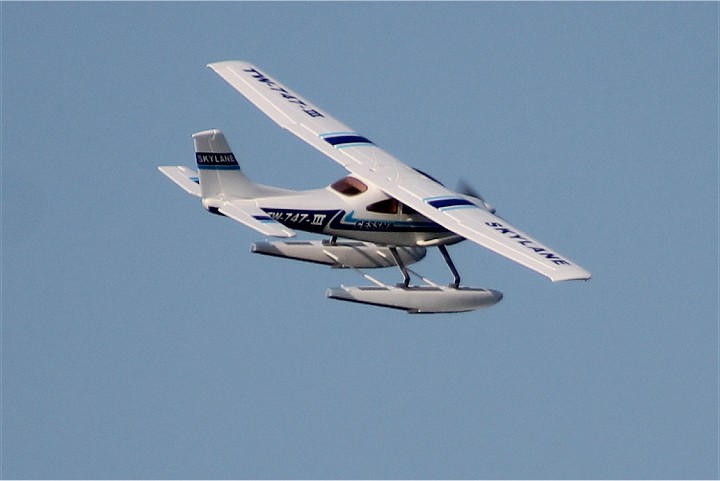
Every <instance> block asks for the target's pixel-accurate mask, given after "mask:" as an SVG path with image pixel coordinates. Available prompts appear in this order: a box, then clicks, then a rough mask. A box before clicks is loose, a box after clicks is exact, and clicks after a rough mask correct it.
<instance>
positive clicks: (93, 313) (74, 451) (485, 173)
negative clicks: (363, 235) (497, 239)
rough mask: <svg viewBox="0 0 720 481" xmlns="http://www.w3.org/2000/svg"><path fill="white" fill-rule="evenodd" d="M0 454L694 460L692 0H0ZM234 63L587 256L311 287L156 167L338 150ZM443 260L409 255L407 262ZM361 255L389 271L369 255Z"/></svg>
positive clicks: (154, 468) (230, 472)
mask: <svg viewBox="0 0 720 481" xmlns="http://www.w3.org/2000/svg"><path fill="white" fill-rule="evenodd" d="M0 13H1V14H2V139H1V140H2V142H1V143H2V176H1V177H2V325H1V335H2V351H1V371H2V376H1V378H2V395H1V398H2V403H1V408H2V409H1V410H2V436H1V451H2V458H1V463H0V475H1V476H2V477H4V478H34V479H43V478H178V479H180V478H497V479H503V478H608V479H611V478H717V477H718V476H719V475H720V471H719V468H718V4H717V3H644V2H642V3H614V2H613V3H591V4H580V3H510V4H498V3H451V4H446V3H442V4H440V3H313V4H310V3H150V4H146V3H70V4H68V3H49V4H48V3H7V2H2V3H0ZM229 59H244V60H249V61H251V62H253V63H255V64H256V65H258V66H259V67H260V68H262V69H264V70H265V71H267V72H268V73H269V74H270V75H273V76H274V77H276V78H277V79H279V80H280V81H281V82H283V83H284V84H286V85H288V86H289V87H290V88H292V89H294V90H296V91H297V92H299V93H300V94H301V95H303V96H305V97H306V98H308V99H309V100H310V101H312V102H314V103H316V104H317V105H319V106H320V107H322V108H323V109H325V110H327V111H328V112H330V113H331V114H333V115H334V116H336V117H337V118H339V119H340V120H342V121H343V122H345V123H347V124H348V125H350V126H352V127H353V128H355V129H356V130H357V131H359V132H361V133H363V134H364V135H367V136H368V137H370V138H371V139H373V141H375V143H377V144H378V145H380V146H382V147H384V148H385V149H386V150H388V151H389V152H391V153H393V154H394V155H396V156H397V157H399V158H400V159H402V160H404V161H405V162H407V163H409V164H411V165H413V166H415V167H418V168H420V169H422V170H425V171H427V172H428V173H430V174H432V175H434V176H436V177H438V178H440V179H441V180H443V181H444V182H445V183H446V184H447V185H449V186H455V185H456V184H457V181H458V180H459V179H460V178H464V179H466V180H467V181H469V182H471V183H472V184H473V185H475V186H476V188H477V189H478V190H480V191H481V192H482V193H483V194H484V195H485V197H486V199H487V200H488V201H489V202H491V203H492V204H494V205H495V206H496V207H497V209H498V213H499V214H500V215H501V216H503V217H505V218H506V219H508V221H510V222H511V223H512V224H514V225H516V226H517V227H519V228H521V229H523V230H524V231H526V232H527V233H528V234H530V235H532V236H533V237H535V238H537V239H538V240H539V241H541V242H543V243H545V244H547V245H548V246H550V247H551V248H553V249H556V250H557V251H558V252H560V253H562V254H564V255H566V256H568V257H569V258H571V259H574V260H575V261H577V262H578V263H579V264H580V265H582V266H583V267H585V268H587V269H588V270H590V271H591V272H592V273H593V279H592V280H591V281H589V282H576V283H561V284H552V283H550V282H549V281H547V280H546V279H545V278H543V277H542V276H539V275H537V274H535V273H533V272H531V271H528V270H526V269H524V268H522V267H520V266H517V265H515V264H514V263H512V262H510V261H508V260H506V259H504V258H501V257H499V256H497V255H495V254H493V253H490V252H489V251H486V250H484V249H483V248H481V247H479V246H477V245H474V244H471V243H463V244H461V245H458V246H455V247H451V248H450V252H451V255H453V258H454V260H455V262H456V264H457V265H458V267H459V269H460V272H461V274H462V275H463V283H464V284H466V285H474V286H480V287H487V288H494V289H498V290H500V291H502V292H503V293H504V294H505V298H504V299H503V300H502V302H500V303H499V304H497V305H496V306H494V307H492V308H489V309H486V310H480V311H476V312H473V313H465V314H455V315H434V316H431V315H428V316H411V315H408V314H405V313H404V312H400V311H391V310H383V309H380V308H375V307H370V306H362V305H355V304H349V303H342V302H337V301H333V300H328V299H325V298H324V292H325V288H327V287H331V286H338V285H340V284H346V285H348V284H350V285H352V284H357V283H364V281H363V280H362V279H361V278H360V277H358V276H356V275H355V274H354V273H353V272H348V271H337V270H331V269H328V268H325V267H322V266H316V265H309V264H302V263H298V262H292V261H283V260H281V259H275V258H267V257H262V256H257V255H253V254H251V253H250V252H249V246H250V244H251V243H252V242H253V241H256V240H262V236H260V235H259V234H256V233H255V232H254V231H250V230H249V229H247V228H244V227H243V226H241V225H239V224H237V223H234V222H232V221H230V220H227V219H222V218H219V217H216V216H212V215H208V214H207V213H206V212H205V211H203V210H202V208H201V207H200V205H199V202H198V201H197V200H196V199H195V198H193V197H190V196H188V195H186V194H185V193H184V192H183V191H181V190H180V189H179V188H177V187H176V186H175V185H174V184H172V183H171V182H170V181H169V180H168V179H166V178H165V177H164V176H162V175H161V174H160V173H159V172H158V171H157V170H156V166H157V165H167V164H171V165H178V164H185V165H189V166H192V165H193V162H194V156H193V150H192V141H191V134H192V133H193V132H196V131H199V130H204V129H209V128H219V129H222V130H223V131H224V132H225V134H226V136H227V138H228V140H229V142H230V145H231V146H232V147H233V149H234V150H235V153H236V155H237V157H238V158H239V159H240V162H241V164H242V166H243V168H244V169H245V171H246V173H248V175H250V176H251V177H252V178H253V179H255V180H257V181H259V182H263V183H267V184H275V185H279V186H283V187H289V188H312V187H318V186H322V185H327V184H329V183H331V182H333V181H334V180H336V179H337V178H339V177H341V176H342V175H344V171H343V170H342V168H341V167H339V166H338V165H337V164H335V163H334V162H332V161H331V160H329V159H327V158H324V157H323V156H322V154H320V153H318V152H316V151H315V150H314V149H312V148H311V147H309V146H306V145H305V144H303V143H302V142H301V141H300V140H298V139H296V138H294V137H293V136H292V135H290V134H289V133H287V132H284V131H282V129H279V128H278V127H276V126H275V124H273V123H272V121H270V120H269V119H267V118H266V117H265V116H264V115H263V114H262V113H261V112H260V111H258V110H257V109H256V108H255V107H253V106H252V105H251V104H250V103H248V102H247V101H246V100H245V99H243V98H242V97H241V96H240V95H239V94H237V93H236V92H235V91H234V90H233V89H232V88H231V87H229V86H228V85H227V84H225V83H224V82H223V81H222V80H221V79H220V78H219V77H217V76H216V75H215V74H213V73H212V71H210V70H209V69H206V68H205V65H206V64H207V63H209V62H213V61H219V60H229ZM416 267H417V270H419V271H420V272H422V273H424V274H426V275H427V276H429V277H430V278H432V279H434V280H436V281H439V282H447V281H449V279H450V277H449V273H448V272H447V270H446V267H445V265H444V264H443V263H442V260H441V258H440V256H439V255H438V253H437V252H430V254H429V255H428V258H427V259H426V260H425V261H423V262H422V263H421V264H419V265H417V266H416ZM377 275H378V277H381V278H382V279H384V280H386V281H388V282H395V281H397V280H399V273H398V272H396V271H394V270H388V271H387V272H381V273H378V274H377Z"/></svg>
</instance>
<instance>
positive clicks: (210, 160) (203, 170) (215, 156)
mask: <svg viewBox="0 0 720 481" xmlns="http://www.w3.org/2000/svg"><path fill="white" fill-rule="evenodd" d="M193 143H194V144H195V160H196V161H197V167H198V173H199V174H200V190H201V194H202V197H203V198H208V197H218V196H219V195H220V194H227V195H232V196H236V197H249V196H252V195H253V193H254V192H253V191H254V190H255V189H254V188H253V187H254V184H253V183H252V181H250V179H248V178H247V177H246V176H245V174H243V173H242V171H241V170H240V165H238V163H237V160H236V159H235V155H234V154H233V153H232V151H231V150H230V146H229V145H228V143H227V140H225V135H223V133H222V132H221V131H219V130H205V131H203V132H197V133H195V134H193Z"/></svg>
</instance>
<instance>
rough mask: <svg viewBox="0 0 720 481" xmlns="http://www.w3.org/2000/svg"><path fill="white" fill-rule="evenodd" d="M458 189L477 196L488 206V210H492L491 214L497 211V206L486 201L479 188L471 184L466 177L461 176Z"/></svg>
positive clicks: (462, 192) (471, 195) (460, 191)
mask: <svg viewBox="0 0 720 481" xmlns="http://www.w3.org/2000/svg"><path fill="white" fill-rule="evenodd" d="M457 191H458V192H459V193H461V194H464V195H469V196H470V197H475V198H476V199H478V200H479V201H480V202H482V203H483V204H484V205H485V207H486V208H487V210H489V211H490V213H491V214H494V213H495V207H493V206H492V205H490V204H488V203H487V202H485V198H484V197H483V196H482V194H480V192H478V191H477V189H476V188H475V187H473V186H472V185H470V183H469V182H468V181H466V180H465V179H462V178H461V179H460V180H459V181H458V188H457Z"/></svg>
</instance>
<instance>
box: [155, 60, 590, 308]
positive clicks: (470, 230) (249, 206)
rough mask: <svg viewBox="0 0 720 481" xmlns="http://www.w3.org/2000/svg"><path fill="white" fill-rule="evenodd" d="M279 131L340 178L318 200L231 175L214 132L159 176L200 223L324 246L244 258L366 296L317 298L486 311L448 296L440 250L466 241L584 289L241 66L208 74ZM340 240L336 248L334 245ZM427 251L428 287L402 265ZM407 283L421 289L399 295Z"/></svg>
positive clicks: (526, 246)
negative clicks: (352, 279)
mask: <svg viewBox="0 0 720 481" xmlns="http://www.w3.org/2000/svg"><path fill="white" fill-rule="evenodd" d="M208 67H210V68H211V69H212V70H213V71H215V72H216V73H217V74H218V75H220V77H222V78H223V79H224V80H225V81H226V82H228V83H229V84H230V85H232V86H233V87H234V88H235V89H236V90H237V91H238V92H240V93H241V94H242V95H243V96H245V98H247V99H248V100H249V101H250V102H252V103H253V104H254V105H255V106H257V107H258V108H259V109H260V110H262V111H263V112H264V113H265V114H267V115H268V116H269V117H270V118H271V119H272V120H274V121H275V122H276V123H278V124H279V125H280V126H281V127H283V128H285V129H287V130H289V131H290V132H291V133H293V134H295V135H296V136H297V137H299V138H300V139H302V140H304V141H305V142H307V143H308V144H310V145H312V146H313V147H315V148H316V149H318V150H319V151H321V152H322V153H324V154H326V155H327V156H328V157H330V158H331V159H333V160H335V161H336V162H338V163H339V164H340V165H342V166H343V167H345V168H346V169H347V170H348V171H349V175H347V176H346V177H344V178H342V179H340V180H338V181H337V182H335V183H333V184H332V185H330V186H327V187H325V188H321V189H313V190H304V191H293V190H287V189H280V188H277V187H270V186H266V185H261V184H257V183H255V182H252V181H251V180H249V179H248V178H247V177H246V176H245V174H244V173H243V172H242V171H241V169H240V166H239V164H238V162H237V159H236V158H235V156H234V155H233V153H232V151H231V149H230V146H229V145H228V143H227V141H226V139H225V136H224V135H223V133H222V132H221V131H219V130H206V131H203V132H198V133H196V134H194V135H193V141H194V145H195V160H196V164H197V171H196V170H194V169H191V168H188V167H183V166H162V167H159V170H160V171H161V172H162V173H163V174H165V175H166V176H167V177H169V178H170V179H171V180H172V181H174V182H175V183H176V184H178V185H179V186H180V187H182V188H183V189H184V190H185V191H187V192H188V193H190V194H192V195H194V196H197V197H200V198H201V200H202V205H203V207H204V208H205V209H207V210H208V211H210V212H212V213H214V214H219V215H222V216H225V217H229V218H230V219H233V220H235V221H237V222H240V223H241V224H244V225H246V226H247V227H250V228H252V229H255V230H256V231H258V232H260V233H261V234H263V235H265V236H268V237H279V238H289V237H294V236H295V231H298V230H300V231H306V232H312V233H316V234H324V235H327V236H329V238H328V239H326V240H322V241H321V240H314V241H283V240H276V241H263V242H256V243H254V244H253V245H252V252H255V253H258V254H265V255H270V256H277V257H284V258H288V259H296V260H302V261H308V262H314V263H319V264H327V265H330V266H332V267H343V268H352V269H355V270H358V271H359V272H360V273H361V274H362V275H363V276H364V277H365V278H366V279H368V280H369V281H371V282H372V283H373V285H370V286H360V287H348V286H341V287H335V288H330V289H328V290H327V292H326V295H327V297H330V298H333V299H339V300H344V301H351V302H359V303H363V304H371V305H376V306H382V307H390V308H395V309H403V310H406V311H407V312H410V313H437V312H462V311H470V310H474V309H478V308H480V307H487V306H491V305H493V304H495V303H497V302H498V301H500V299H502V294H501V293H500V292H498V291H495V290H492V289H483V288H472V287H465V286H461V285H460V275H459V274H458V271H457V269H456V268H455V265H454V264H453V261H452V259H451V258H450V255H449V254H448V251H447V247H446V246H448V245H451V244H455V243H457V242H460V241H462V240H464V239H468V240H471V241H473V242H475V243H477V244H480V245H481V246H483V247H485V248H487V249H490V250H491V251H493V252H496V253H498V254H500V255H502V256H505V257H507V258H508V259H510V260H512V261H515V262H517V263H519V264H521V265H523V266H525V267H527V268H529V269H532V270H534V271H536V272H538V273H540V274H542V275H544V276H546V277H548V278H549V279H550V280H551V281H553V282H557V281H566V280H587V279H589V278H590V273H589V272H588V271H586V270H585V269H583V268H581V267H580V266H578V265H577V264H575V263H574V262H572V261H570V260H569V259H568V258H567V257H564V256H562V255H560V254H558V253H557V252H554V251H552V250H551V249H549V248H548V247H545V246H544V245H542V244H541V243H539V242H538V241H536V240H534V239H533V238H531V237H530V236H528V235H527V234H525V233H523V232H522V231H520V230H519V229H516V228H515V227H513V226H511V225H510V224H508V223H507V222H506V221H505V220H503V219H501V218H500V217H498V216H496V215H494V213H495V209H494V208H493V207H492V206H491V205H489V204H488V203H487V202H485V200H484V199H483V198H482V197H481V196H480V195H478V194H477V193H476V192H474V191H473V190H472V189H470V188H464V189H462V190H464V192H462V193H459V192H455V191H452V190H450V189H448V188H447V187H445V186H444V185H442V184H441V183H440V182H438V181H437V180H435V179H434V178H432V177H430V176H429V175H427V174H425V173H423V172H421V171H419V170H417V169H414V168H412V167H409V166H408V165H406V164H404V163H403V162H401V161H400V160H398V159H397V158H395V157H393V156H392V155H390V154H389V153H387V152H386V151H384V150H383V149H381V148H380V147H378V146H377V145H375V144H374V143H373V142H372V141H370V140H369V139H368V138H367V137H365V136H364V135H361V134H359V133H357V132H355V131H354V130H352V129H351V128H350V127H348V126H347V125H345V124H343V123H341V122H340V121H338V120H337V119H335V118H333V117H332V116H330V115H329V114H328V113H326V112H325V111H324V110H321V109H320V108H319V107H317V106H315V105H313V104H311V103H310V102H308V101H307V100H305V99H304V98H302V97H300V96H299V95H298V94H296V93H295V92H293V91H292V90H290V89H288V88H287V87H284V86H283V85H282V84H280V83H279V82H278V81H276V80H274V79H273V78H272V77H270V76H269V75H267V74H266V73H264V72H262V71H261V70H260V69H258V68H257V67H255V66H254V65H251V64H249V63H247V62H242V61H227V62H218V63H212V64H210V65H208ZM344 239H348V240H344ZM428 247H437V248H438V250H439V251H440V253H441V254H442V256H443V259H444V260H445V262H446V263H447V266H448V268H449V269H450V272H451V273H452V276H453V281H452V282H451V283H450V284H449V285H438V284H436V283H434V282H432V281H430V280H428V279H425V278H423V277H422V276H420V275H419V274H417V273H415V272H414V271H412V270H411V269H410V268H409V267H408V265H411V264H413V263H415V262H418V261H420V260H421V259H423V258H424V257H425V254H426V249H427V248H428ZM380 267H398V268H399V269H400V271H401V273H402V276H403V280H402V282H401V283H399V284H397V285H386V284H383V283H382V282H380V281H378V280H377V279H375V278H373V277H371V276H370V275H368V274H366V273H364V272H363V271H360V269H369V268H380ZM411 273H412V274H413V275H417V276H418V277H420V279H422V281H423V282H424V284H423V285H413V284H411V283H410V280H411V276H410V275H411Z"/></svg>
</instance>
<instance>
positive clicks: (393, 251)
mask: <svg viewBox="0 0 720 481" xmlns="http://www.w3.org/2000/svg"><path fill="white" fill-rule="evenodd" d="M388 249H389V250H390V254H392V256H393V259H394V260H395V264H397V266H398V268H399V269H400V272H402V275H403V283H402V285H403V286H404V287H408V286H409V285H410V274H408V270H407V267H405V263H403V261H402V259H400V254H398V251H397V247H394V246H393V247H388Z"/></svg>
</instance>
